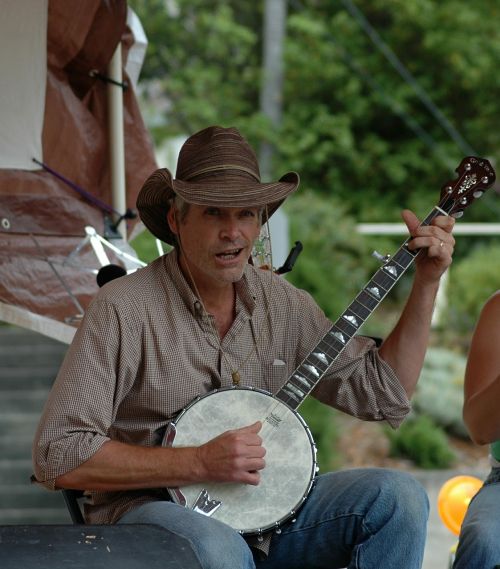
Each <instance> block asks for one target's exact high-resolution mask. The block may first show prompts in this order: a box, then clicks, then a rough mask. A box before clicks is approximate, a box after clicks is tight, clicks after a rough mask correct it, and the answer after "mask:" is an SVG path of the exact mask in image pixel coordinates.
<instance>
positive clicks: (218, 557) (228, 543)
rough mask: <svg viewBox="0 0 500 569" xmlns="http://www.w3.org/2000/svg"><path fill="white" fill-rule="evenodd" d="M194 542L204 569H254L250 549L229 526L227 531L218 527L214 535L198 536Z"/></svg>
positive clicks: (211, 533)
mask: <svg viewBox="0 0 500 569" xmlns="http://www.w3.org/2000/svg"><path fill="white" fill-rule="evenodd" d="M217 525H219V522H217ZM220 525H224V524H220ZM196 541H197V543H196V550H197V552H198V556H199V558H200V560H201V562H202V566H203V568H204V569H235V567H238V568H242V569H255V564H254V560H253V555H252V551H251V549H250V547H249V546H248V544H247V543H246V541H245V540H244V539H243V538H242V537H241V535H240V534H239V533H237V532H236V531H234V530H233V529H232V528H230V527H229V526H227V530H226V529H225V528H220V527H219V528H217V532H215V533H214V532H210V533H208V532H207V533H205V534H203V535H199V536H198V538H197V540H196Z"/></svg>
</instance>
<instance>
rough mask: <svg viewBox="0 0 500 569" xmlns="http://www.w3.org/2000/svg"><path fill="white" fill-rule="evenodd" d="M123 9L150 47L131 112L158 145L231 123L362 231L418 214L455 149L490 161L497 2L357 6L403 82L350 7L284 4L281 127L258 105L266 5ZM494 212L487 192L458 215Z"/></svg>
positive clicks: (499, 41) (418, 0) (159, 1)
mask: <svg viewBox="0 0 500 569" xmlns="http://www.w3.org/2000/svg"><path fill="white" fill-rule="evenodd" d="M129 1H130V5H131V7H132V8H133V9H134V10H135V11H136V12H137V14H138V15H139V17H140V18H141V21H142V23H143V26H144V28H145V31H146V34H147V36H148V40H149V44H148V51H147V55H146V60H145V64H144V69H143V73H142V81H141V92H142V97H141V107H142V108H143V109H144V112H145V118H146V120H147V123H148V125H149V126H150V128H151V130H152V132H153V135H154V137H155V139H156V142H157V143H161V142H162V141H163V140H164V139H165V138H168V137H172V136H176V135H184V134H187V133H192V132H194V131H195V130H197V129H199V128H203V127H205V126H207V125H208V124H214V123H219V124H223V125H226V126H229V125H235V126H238V127H239V128H240V130H241V131H242V132H243V133H244V134H245V135H246V136H247V137H248V138H249V140H250V142H251V143H252V144H253V145H254V146H255V148H256V149H258V148H259V144H260V143H261V142H262V141H267V142H270V143H272V144H273V145H274V147H275V149H276V154H275V159H274V174H275V175H276V176H279V175H280V174H282V173H283V172H285V171H288V170H290V169H294V170H297V171H299V172H300V174H301V178H302V187H305V188H308V189H310V190H312V191H315V192H318V193H322V194H323V195H325V196H327V198H328V199H331V196H333V195H335V196H336V197H337V198H339V199H341V200H342V203H343V205H344V208H345V209H346V211H347V212H349V213H351V214H352V215H354V216H355V217H356V218H357V219H358V220H362V221H399V215H398V214H399V210H400V209H401V208H402V207H410V208H413V209H415V210H416V211H417V213H419V214H420V215H425V214H426V213H427V212H428V211H429V209H430V207H432V206H433V205H434V204H435V203H437V199H436V198H437V191H438V190H439V189H440V188H441V186H442V185H443V184H444V182H446V181H447V180H449V179H452V178H454V177H455V174H454V172H453V169H454V168H455V167H456V166H457V165H458V163H459V162H460V160H461V158H462V157H463V155H464V154H466V153H467V154H469V153H473V152H469V148H468V147H467V144H466V143H465V142H461V139H463V140H465V141H467V143H469V145H470V146H472V148H473V150H474V151H475V153H478V154H482V155H485V156H489V157H492V158H495V156H496V155H497V152H498V148H499V147H500V144H499V143H500V140H499V138H500V128H498V120H499V119H498V113H497V109H496V102H495V101H496V99H495V97H494V96H492V93H496V92H497V90H498V86H497V77H496V76H497V72H496V67H497V61H498V60H499V59H500V36H499V35H498V34H497V33H496V22H497V19H496V17H495V16H498V15H499V10H500V8H499V4H498V2H497V1H496V0H477V1H476V2H474V3H466V2H465V3H464V2H463V1H462V0H443V1H442V2H438V3H436V2H433V1H431V0H407V1H405V2H401V0H376V1H373V0H356V2H355V5H356V6H357V8H358V9H359V10H360V11H361V13H362V14H364V16H365V18H366V20H367V21H368V22H369V23H370V25H371V26H373V29H374V30H375V31H376V33H377V34H378V36H379V37H380V41H381V42H384V45H385V46H387V47H388V48H389V49H390V50H391V51H392V52H393V53H394V54H395V56H396V57H397V58H398V59H399V60H400V61H401V63H402V65H404V66H405V68H406V70H407V71H408V73H409V74H411V77H412V79H413V80H414V81H415V83H414V84H413V85H412V84H411V82H410V81H405V80H404V79H403V78H402V77H401V74H400V73H398V71H397V70H396V69H395V68H394V66H393V65H392V64H391V63H390V62H389V61H388V60H387V59H386V57H384V55H383V53H382V51H381V49H377V47H376V46H375V45H374V44H373V42H372V41H371V40H370V38H369V36H368V34H367V33H366V32H365V31H364V30H363V26H362V23H361V21H360V20H359V19H357V18H356V17H355V15H354V14H353V13H352V11H349V10H348V7H349V4H350V2H348V1H347V0H342V1H340V2H330V1H327V0H317V1H315V2H294V3H288V17H287V26H286V34H287V35H286V41H285V46H284V69H285V75H284V84H283V93H282V94H281V93H276V97H277V98H279V100H281V101H282V104H283V108H282V117H283V118H282V121H281V125H279V126H276V125H271V124H270V122H269V120H268V119H267V118H266V117H264V115H263V114H262V112H261V108H260V92H261V85H262V81H263V74H262V69H261V66H262V60H263V55H262V50H263V37H262V36H263V6H264V3H263V2H257V3H254V2H242V1H241V0H210V1H208V0H176V1H175V2H165V1H164V0H129ZM419 89H420V91H419ZM422 89H423V90H424V91H425V95H426V96H427V97H428V101H430V102H429V103H428V104H424V102H423V101H422V98H421V97H419V96H418V95H417V93H420V92H421V90H422ZM432 105H436V108H438V110H439V112H440V113H441V114H440V117H441V120H438V118H436V116H435V115H433V113H432V112H431V110H430V109H432V108H433V107H432ZM445 121H447V122H445ZM499 212H500V206H499V205H498V204H497V203H495V198H494V193H493V192H489V193H487V194H486V196H485V197H484V198H483V199H482V200H481V201H480V202H478V204H477V205H475V206H474V208H472V209H471V211H470V212H468V213H467V217H468V219H469V220H470V221H474V220H480V221H488V220H490V221H494V220H496V219H497V217H498V214H499Z"/></svg>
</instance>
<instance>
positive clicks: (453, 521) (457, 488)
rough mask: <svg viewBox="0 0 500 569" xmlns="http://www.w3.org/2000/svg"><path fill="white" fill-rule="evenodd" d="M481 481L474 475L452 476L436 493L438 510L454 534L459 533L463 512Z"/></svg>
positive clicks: (481, 483)
mask: <svg viewBox="0 0 500 569" xmlns="http://www.w3.org/2000/svg"><path fill="white" fill-rule="evenodd" d="M482 485H483V481H482V480H480V479H479V478H476V477H475V476H454V477H453V478H450V479H449V480H447V481H446V482H445V483H444V484H443V486H442V487H441V490H440V491H439V494H438V512H439V516H440V518H441V520H442V522H443V523H444V525H445V526H446V527H447V528H448V529H449V530H450V531H451V532H452V533H454V534H455V535H458V534H459V533H460V527H461V526H462V522H463V521H464V517H465V512H466V511H467V508H468V506H469V503H470V501H471V500H472V498H473V497H474V495H475V494H477V492H478V491H479V489H480V488H481V486H482Z"/></svg>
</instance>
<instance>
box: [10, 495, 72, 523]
mask: <svg viewBox="0 0 500 569" xmlns="http://www.w3.org/2000/svg"><path fill="white" fill-rule="evenodd" d="M61 499H62V497H61ZM68 523H72V522H71V517H70V515H69V513H68V511H67V510H66V509H65V508H64V507H63V508H30V509H20V508H1V507H0V524H1V525H11V524H12V525H23V524H68Z"/></svg>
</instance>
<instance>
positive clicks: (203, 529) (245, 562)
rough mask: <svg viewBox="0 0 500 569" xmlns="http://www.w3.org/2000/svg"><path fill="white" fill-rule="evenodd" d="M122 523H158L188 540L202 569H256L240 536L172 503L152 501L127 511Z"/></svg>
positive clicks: (226, 526)
mask: <svg viewBox="0 0 500 569" xmlns="http://www.w3.org/2000/svg"><path fill="white" fill-rule="evenodd" d="M118 523H119V524H157V525H160V526H162V527H164V528H166V529H168V530H169V531H171V532H173V533H175V534H176V535H179V536H181V537H184V538H185V539H187V540H188V541H189V542H190V544H191V547H192V549H193V551H194V552H195V554H196V556H197V557H198V559H199V561H200V564H201V566H202V567H203V569H235V568H236V567H237V568H238V569H255V565H254V562H253V557H252V552H251V550H250V548H249V547H248V545H247V543H246V542H245V540H244V539H243V538H242V537H241V535H240V534H239V533H238V532H236V531H235V530H233V529H232V528H230V527H229V526H228V525H226V524H223V523H221V522H219V521H217V520H212V519H210V518H209V517H207V516H203V515H200V514H198V513H196V512H193V511H192V510H189V509H188V508H184V507H183V506H179V505H178V504H174V503H172V502H166V501H165V502H149V503H147V504H143V505H141V506H138V507H137V508H134V509H133V510H131V511H130V512H127V513H126V514H125V515H124V516H122V518H121V519H120V520H119V522H118Z"/></svg>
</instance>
